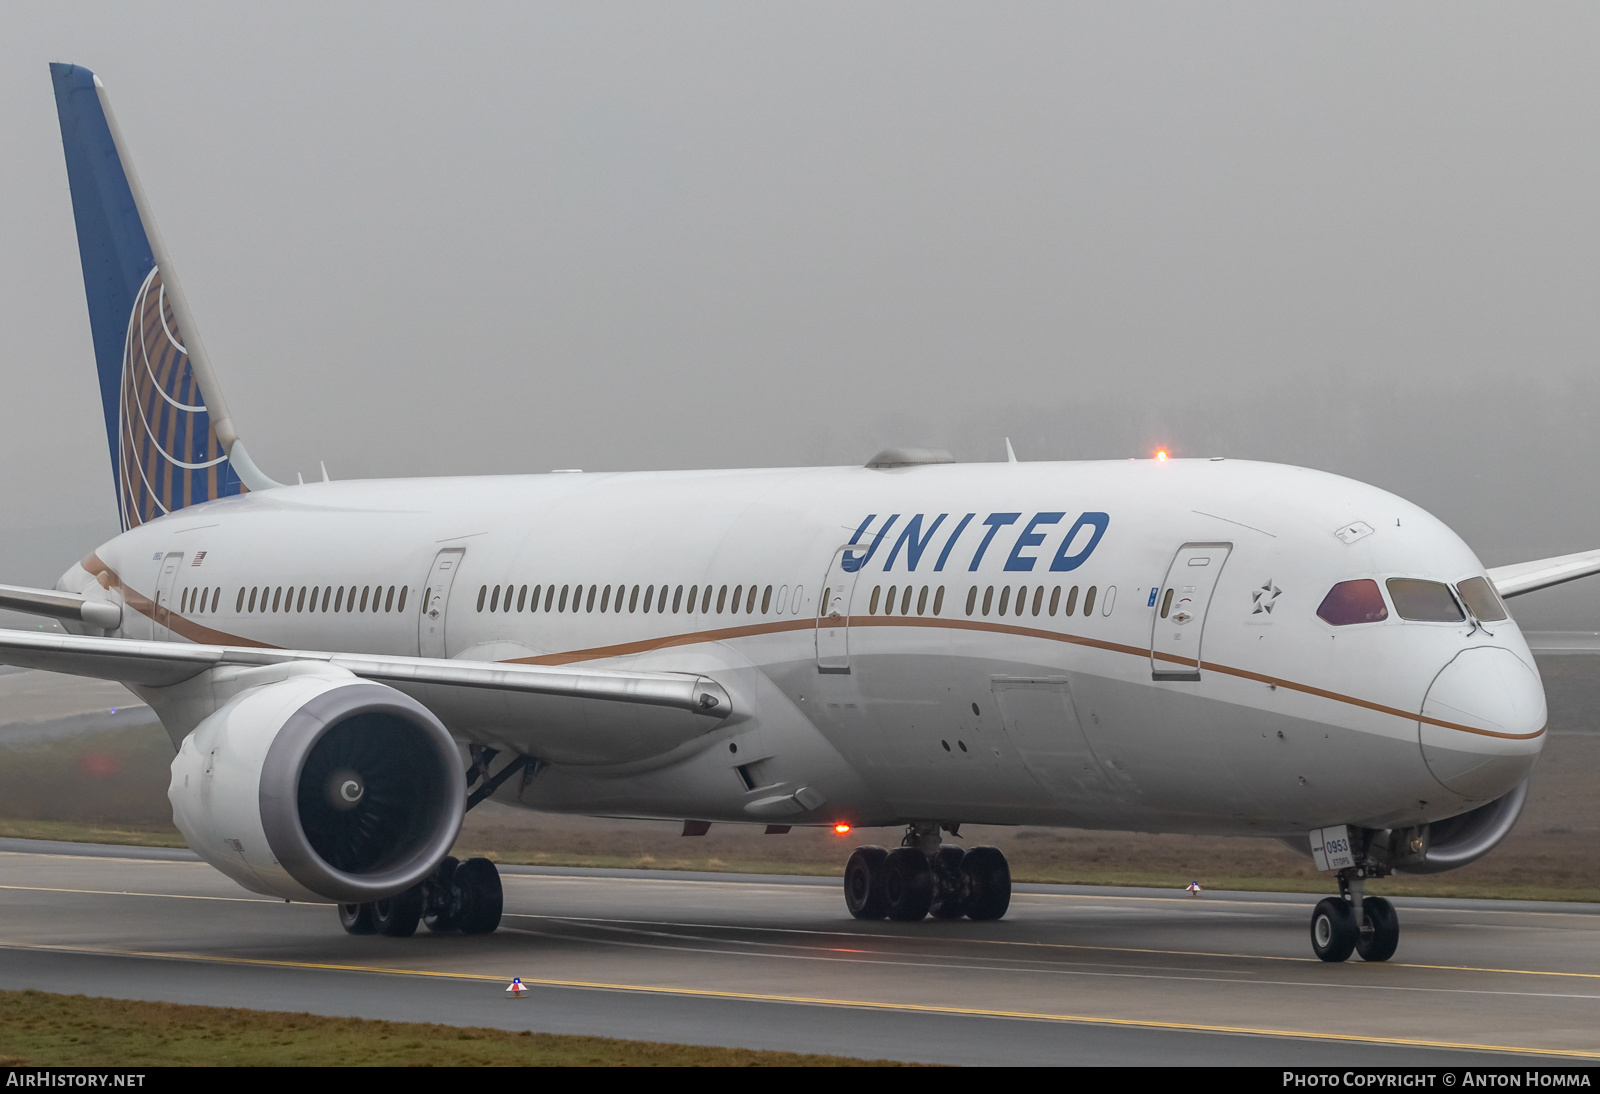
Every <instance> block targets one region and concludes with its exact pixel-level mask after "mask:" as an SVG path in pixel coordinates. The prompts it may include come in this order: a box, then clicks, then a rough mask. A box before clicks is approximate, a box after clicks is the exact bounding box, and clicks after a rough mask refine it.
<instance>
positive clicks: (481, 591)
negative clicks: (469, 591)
mask: <svg viewBox="0 0 1600 1094" xmlns="http://www.w3.org/2000/svg"><path fill="white" fill-rule="evenodd" d="M488 598H489V586H487V585H480V586H478V610H479V611H480V612H481V611H483V603H484V601H485V600H487V599H488Z"/></svg>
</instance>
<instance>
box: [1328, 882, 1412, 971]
mask: <svg viewBox="0 0 1600 1094" xmlns="http://www.w3.org/2000/svg"><path fill="white" fill-rule="evenodd" d="M1367 876H1368V871H1367V869H1366V868H1365V867H1361V866H1354V867H1348V868H1346V869H1343V870H1340V871H1339V895H1338V896H1330V897H1324V898H1323V899H1322V900H1321V901H1319V902H1318V903H1317V907H1316V910H1315V911H1313V912H1312V913H1311V949H1312V950H1313V951H1314V952H1315V953H1316V955H1317V956H1318V957H1320V958H1322V960H1324V961H1335V962H1337V961H1344V960H1346V959H1347V958H1349V956H1350V954H1351V953H1358V954H1360V955H1361V960H1363V961H1387V960H1389V958H1391V957H1393V956H1394V951H1395V948H1396V947H1398V946H1399V945H1400V917H1399V916H1398V915H1397V914H1396V913H1395V910H1394V905H1393V904H1390V903H1389V902H1388V901H1387V900H1385V899H1384V898H1383V897H1381V896H1366V895H1365V889H1366V882H1367ZM1373 876H1376V875H1375V874H1374V875H1373Z"/></svg>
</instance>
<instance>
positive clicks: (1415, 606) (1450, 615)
mask: <svg viewBox="0 0 1600 1094" xmlns="http://www.w3.org/2000/svg"><path fill="white" fill-rule="evenodd" d="M1384 584H1386V585H1388V586H1389V599H1390V600H1393V601H1394V610H1395V611H1396V612H1397V613H1398V614H1399V616H1400V618H1401V619H1412V620H1417V621H1419V622H1423V623H1459V622H1461V621H1462V620H1463V619H1465V618H1466V616H1465V615H1464V614H1462V611H1461V605H1460V604H1459V603H1457V602H1456V598H1455V594H1453V593H1452V592H1451V591H1450V586H1448V585H1446V584H1445V583H1444V582H1442V581H1423V580H1422V579H1421V578H1415V577H1391V578H1390V579H1389V580H1388V581H1386V582H1384Z"/></svg>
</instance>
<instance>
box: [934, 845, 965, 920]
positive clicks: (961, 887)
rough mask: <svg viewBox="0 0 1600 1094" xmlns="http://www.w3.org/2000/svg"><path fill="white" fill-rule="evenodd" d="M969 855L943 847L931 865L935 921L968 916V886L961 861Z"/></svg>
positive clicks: (959, 849)
mask: <svg viewBox="0 0 1600 1094" xmlns="http://www.w3.org/2000/svg"><path fill="white" fill-rule="evenodd" d="M966 857H967V853H966V852H965V851H963V850H962V849H961V848H959V847H941V848H939V851H938V853H937V854H935V855H934V856H933V861H932V862H931V863H929V865H930V866H931V867H932V868H933V907H931V908H929V909H928V914H929V915H931V916H933V917H934V918H935V919H960V918H961V917H962V916H964V915H966V914H967V886H966V881H965V879H964V878H963V876H962V873H961V860H962V859H964V858H966Z"/></svg>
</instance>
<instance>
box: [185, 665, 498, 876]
mask: <svg viewBox="0 0 1600 1094" xmlns="http://www.w3.org/2000/svg"><path fill="white" fill-rule="evenodd" d="M319 668H320V670H321V671H314V672H310V673H307V674H304V675H298V676H291V677H289V678H287V679H279V680H276V681H275V682H272V683H264V684H261V685H259V686H256V687H250V688H247V689H245V690H243V691H241V692H240V693H239V694H237V695H235V696H234V697H233V698H232V699H230V700H228V701H227V702H226V703H225V704H224V705H223V706H221V707H220V708H218V709H217V710H216V711H215V712H214V713H212V714H211V715H210V716H208V717H207V718H205V719H204V720H203V721H202V722H200V723H199V725H197V726H196V727H195V729H194V730H193V731H192V732H191V733H190V734H189V735H188V736H187V737H185V738H184V741H183V745H182V747H181V748H180V749H179V750H178V755H177V758H176V759H174V760H173V761H172V784H171V786H170V787H169V788H168V791H167V796H168V798H169V799H170V800H171V801H172V815H173V820H174V821H176V823H177V825H178V829H179V830H180V831H181V832H183V834H184V837H185V838H186V839H187V840H188V841H189V846H190V847H191V848H193V849H194V850H195V852H196V853H197V854H199V855H200V857H201V858H203V859H205V860H206V861H207V862H209V863H211V865H213V866H215V867H216V868H217V869H219V870H221V871H222V872H223V873H225V874H227V875H228V876H229V877H231V878H233V879H234V880H235V881H237V882H239V884H241V885H243V886H244V887H245V888H247V889H250V890H252V891H254V892H258V893H264V894H267V895H270V896H277V897H283V898H285V899H291V900H304V901H320V902H334V903H344V904H359V903H367V902H370V901H375V900H381V899H384V898H386V897H390V896H393V895H394V894H396V893H399V892H401V891H403V890H405V889H408V888H410V887H411V886H413V885H415V884H417V883H418V882H419V881H421V880H422V879H423V878H425V877H427V876H428V875H429V874H430V873H432V872H433V870H434V869H435V867H437V866H438V864H439V862H440V861H441V860H442V859H443V858H444V857H445V855H446V854H447V853H448V852H449V850H450V847H451V845H452V844H453V843H454V842H455V839H456V835H457V833H458V832H459V831H460V828H461V818H462V815H463V813H464V812H465V809H466V777H465V773H464V772H463V770H462V767H461V756H460V752H459V751H458V750H457V748H456V745H455V743H454V742H453V741H452V740H451V738H450V734H449V733H448V732H447V731H446V730H445V728H444V726H443V725H442V724H441V723H440V722H439V720H438V719H437V718H435V717H434V716H433V714H432V712H430V711H429V710H428V709H427V708H426V707H424V706H423V705H422V704H421V703H418V702H417V701H416V700H414V699H412V698H410V697H409V696H407V695H405V694H403V693H401V692H399V691H396V690H395V689H394V688H391V687H385V686H384V685H382V684H373V683H367V682H364V681H361V680H358V679H357V678H356V677H354V676H352V675H351V674H349V673H345V672H342V671H341V670H337V669H329V668H327V667H325V666H319Z"/></svg>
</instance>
